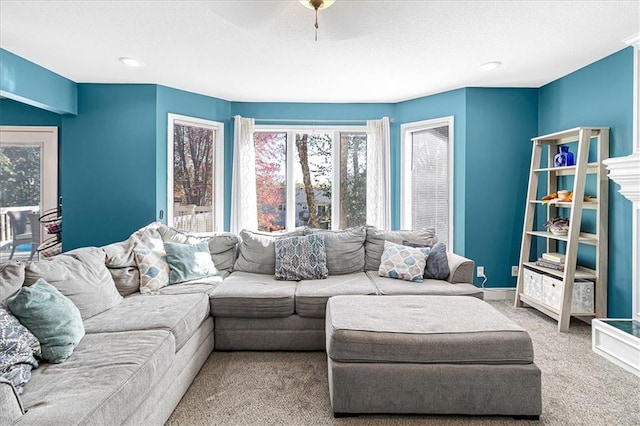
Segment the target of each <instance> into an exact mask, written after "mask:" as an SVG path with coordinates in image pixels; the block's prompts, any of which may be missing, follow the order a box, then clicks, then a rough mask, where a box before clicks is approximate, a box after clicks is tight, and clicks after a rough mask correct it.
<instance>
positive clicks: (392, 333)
mask: <svg viewBox="0 0 640 426" xmlns="http://www.w3.org/2000/svg"><path fill="white" fill-rule="evenodd" d="M326 327H327V328H326V338H327V355H328V356H329V357H330V358H331V359H333V360H336V361H343V362H390V363H394V362H404V363H435V364H531V363H532V362H533V346H532V343H531V338H530V337H529V334H528V333H527V331H526V330H524V329H523V328H522V327H520V326H519V325H517V324H516V323H514V322H513V321H511V320H510V319H509V318H507V317H505V316H504V315H503V314H501V313H500V312H498V311H497V310H496V309H495V308H494V307H492V306H491V305H489V304H487V303H485V302H483V301H481V300H478V299H475V298H473V297H444V296H394V297H372V296H336V297H334V298H331V299H330V300H329V303H328V304H327V320H326ZM372 348H375V350H372ZM434 385H435V384H434Z"/></svg>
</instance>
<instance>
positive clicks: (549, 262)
mask: <svg viewBox="0 0 640 426" xmlns="http://www.w3.org/2000/svg"><path fill="white" fill-rule="evenodd" d="M564 259H565V256H564V254H562V253H542V257H539V258H538V260H537V261H536V265H537V266H542V267H544V268H549V269H554V270H556V271H564Z"/></svg>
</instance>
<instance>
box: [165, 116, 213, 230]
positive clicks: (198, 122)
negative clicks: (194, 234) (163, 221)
mask: <svg viewBox="0 0 640 426" xmlns="http://www.w3.org/2000/svg"><path fill="white" fill-rule="evenodd" d="M175 123H178V124H185V125H192V126H197V127H205V128H210V129H212V130H214V135H215V140H214V151H213V155H214V169H215V170H214V172H213V173H214V175H213V179H214V180H213V228H214V229H213V230H212V231H213V232H222V231H223V230H224V123H220V122H218V121H211V120H205V119H202V118H196V117H189V116H186V115H179V114H173V113H168V114H167V224H168V225H170V226H171V224H172V223H173V126H174V124H175Z"/></svg>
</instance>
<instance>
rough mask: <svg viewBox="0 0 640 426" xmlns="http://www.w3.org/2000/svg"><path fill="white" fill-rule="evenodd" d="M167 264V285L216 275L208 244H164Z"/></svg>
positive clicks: (216, 271)
mask: <svg viewBox="0 0 640 426" xmlns="http://www.w3.org/2000/svg"><path fill="white" fill-rule="evenodd" d="M164 248H165V251H166V252H167V263H168V264H169V270H170V272H169V284H177V283H181V282H185V281H191V280H195V279H198V278H204V277H210V276H212V275H218V270H217V269H216V266H215V265H214V264H213V261H212V260H211V252H210V251H209V244H208V243H207V242H201V243H197V244H179V243H169V242H167V243H165V244H164Z"/></svg>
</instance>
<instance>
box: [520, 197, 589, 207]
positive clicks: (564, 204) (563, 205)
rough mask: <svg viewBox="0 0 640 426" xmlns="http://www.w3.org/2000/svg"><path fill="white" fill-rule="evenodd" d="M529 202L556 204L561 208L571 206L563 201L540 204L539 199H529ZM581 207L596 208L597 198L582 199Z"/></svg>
mask: <svg viewBox="0 0 640 426" xmlns="http://www.w3.org/2000/svg"><path fill="white" fill-rule="evenodd" d="M529 202H530V203H531V204H540V205H543V206H544V205H550V206H551V205H552V206H556V207H558V208H563V209H570V208H571V207H573V205H572V203H568V202H567V203H564V202H552V201H550V202H548V203H546V204H542V201H541V200H531V201H529ZM582 208H583V209H588V210H596V209H597V208H598V200H597V199H595V198H592V199H591V201H583V202H582Z"/></svg>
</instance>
